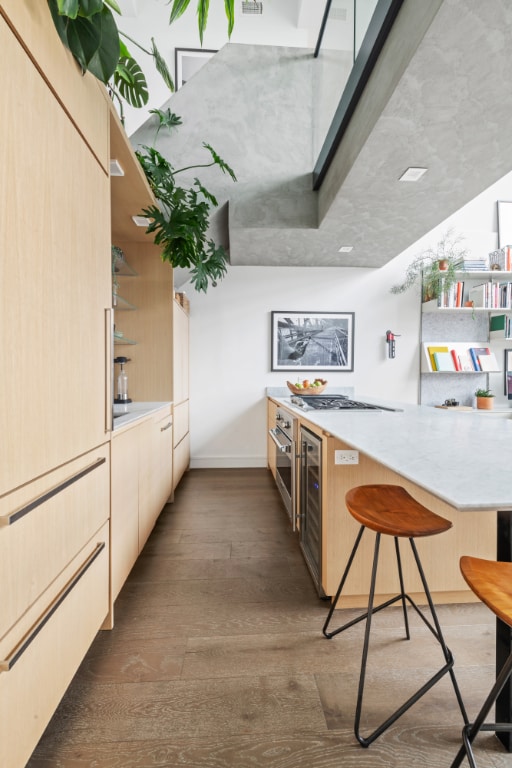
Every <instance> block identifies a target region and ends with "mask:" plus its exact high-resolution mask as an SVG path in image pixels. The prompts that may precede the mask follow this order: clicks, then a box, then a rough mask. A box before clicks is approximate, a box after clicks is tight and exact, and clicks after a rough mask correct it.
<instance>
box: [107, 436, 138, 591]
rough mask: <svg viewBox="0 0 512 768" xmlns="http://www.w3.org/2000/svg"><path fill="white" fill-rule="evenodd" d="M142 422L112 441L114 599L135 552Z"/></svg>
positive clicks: (112, 564) (112, 570)
mask: <svg viewBox="0 0 512 768" xmlns="http://www.w3.org/2000/svg"><path fill="white" fill-rule="evenodd" d="M143 434H144V425H143V424H142V425H137V426H135V427H133V428H132V429H128V430H126V432H122V433H121V434H119V435H115V434H114V438H113V440H112V457H111V473H112V508H111V518H110V526H111V528H110V530H111V534H112V535H111V549H112V556H111V580H112V585H111V589H112V602H113V601H114V600H115V599H116V597H117V596H118V594H119V592H120V591H121V587H122V586H123V584H124V582H125V581H126V577H127V576H128V574H129V573H130V571H131V569H132V567H133V564H134V563H135V561H136V559H137V557H138V555H139V450H140V443H141V439H142V436H143Z"/></svg>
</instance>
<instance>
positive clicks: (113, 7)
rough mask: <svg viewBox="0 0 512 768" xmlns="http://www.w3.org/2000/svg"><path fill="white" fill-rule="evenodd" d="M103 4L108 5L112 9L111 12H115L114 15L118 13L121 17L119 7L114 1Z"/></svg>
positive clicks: (109, 0) (107, 0)
mask: <svg viewBox="0 0 512 768" xmlns="http://www.w3.org/2000/svg"><path fill="white" fill-rule="evenodd" d="M105 3H106V4H107V5H109V6H110V7H111V8H112V10H113V11H115V12H116V13H118V14H119V15H120V16H122V15H123V14H122V13H121V9H120V7H119V5H118V4H117V3H116V0H105Z"/></svg>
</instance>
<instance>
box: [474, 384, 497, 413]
mask: <svg viewBox="0 0 512 768" xmlns="http://www.w3.org/2000/svg"><path fill="white" fill-rule="evenodd" d="M475 396H476V407H477V408H479V409H480V410H484V411H490V410H492V408H493V407H494V400H493V397H494V395H493V394H492V392H491V390H490V389H477V390H476V392H475Z"/></svg>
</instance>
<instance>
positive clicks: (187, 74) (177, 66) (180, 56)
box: [174, 48, 217, 90]
mask: <svg viewBox="0 0 512 768" xmlns="http://www.w3.org/2000/svg"><path fill="white" fill-rule="evenodd" d="M215 53H217V51H212V50H207V49H206V48H175V49H174V80H175V83H174V85H175V87H176V90H178V88H181V86H182V85H185V83H186V82H187V80H190V78H191V77H192V75H195V73H196V72H198V71H199V70H200V69H201V67H202V66H203V64H206V62H207V61H208V59H211V57H212V56H213V55H214V54H215Z"/></svg>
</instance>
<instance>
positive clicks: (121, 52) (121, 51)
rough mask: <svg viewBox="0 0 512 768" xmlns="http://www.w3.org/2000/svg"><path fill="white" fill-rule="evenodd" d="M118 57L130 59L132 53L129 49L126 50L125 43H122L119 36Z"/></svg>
mask: <svg viewBox="0 0 512 768" xmlns="http://www.w3.org/2000/svg"><path fill="white" fill-rule="evenodd" d="M119 58H120V59H122V58H126V59H131V58H132V55H131V53H130V51H129V50H128V48H127V47H126V45H125V44H124V43H123V41H122V40H121V38H119Z"/></svg>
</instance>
